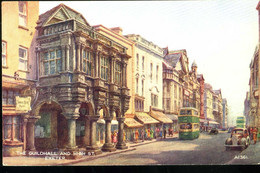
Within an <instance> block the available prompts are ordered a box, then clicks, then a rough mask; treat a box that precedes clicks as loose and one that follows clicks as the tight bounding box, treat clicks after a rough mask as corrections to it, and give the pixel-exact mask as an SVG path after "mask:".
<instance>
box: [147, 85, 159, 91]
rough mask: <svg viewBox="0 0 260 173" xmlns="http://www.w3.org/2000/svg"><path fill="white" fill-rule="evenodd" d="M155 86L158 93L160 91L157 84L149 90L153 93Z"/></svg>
mask: <svg viewBox="0 0 260 173" xmlns="http://www.w3.org/2000/svg"><path fill="white" fill-rule="evenodd" d="M154 88H155V90H156V92H157V93H159V92H160V91H159V89H158V87H157V86H153V87H151V88H150V89H149V90H150V91H151V92H152V93H153V89H154Z"/></svg>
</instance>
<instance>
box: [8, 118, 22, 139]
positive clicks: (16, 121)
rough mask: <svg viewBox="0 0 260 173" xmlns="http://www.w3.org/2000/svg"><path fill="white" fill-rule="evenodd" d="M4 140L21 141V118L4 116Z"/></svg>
mask: <svg viewBox="0 0 260 173" xmlns="http://www.w3.org/2000/svg"><path fill="white" fill-rule="evenodd" d="M4 141H5V142H12V141H21V118H20V117H19V116H4Z"/></svg>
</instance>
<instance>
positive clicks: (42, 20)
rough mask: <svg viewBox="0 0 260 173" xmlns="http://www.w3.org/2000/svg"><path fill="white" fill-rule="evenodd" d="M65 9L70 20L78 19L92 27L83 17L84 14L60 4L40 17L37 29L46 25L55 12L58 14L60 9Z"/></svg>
mask: <svg viewBox="0 0 260 173" xmlns="http://www.w3.org/2000/svg"><path fill="white" fill-rule="evenodd" d="M61 8H63V9H65V11H66V12H65V13H66V14H65V15H68V16H69V17H70V19H76V20H79V21H81V22H83V23H85V24H86V25H88V26H90V25H89V23H88V22H87V20H86V19H85V18H84V17H83V16H82V14H80V13H79V12H77V11H76V10H74V9H72V8H70V7H68V6H66V5H65V4H62V3H61V4H59V5H58V6H56V7H54V8H52V9H50V10H48V11H46V12H45V13H43V14H41V15H40V16H39V20H38V21H37V24H38V25H37V27H39V26H42V25H44V24H45V23H46V22H47V21H48V19H49V18H50V17H51V16H52V15H54V14H55V12H57V11H58V10H59V9H61Z"/></svg>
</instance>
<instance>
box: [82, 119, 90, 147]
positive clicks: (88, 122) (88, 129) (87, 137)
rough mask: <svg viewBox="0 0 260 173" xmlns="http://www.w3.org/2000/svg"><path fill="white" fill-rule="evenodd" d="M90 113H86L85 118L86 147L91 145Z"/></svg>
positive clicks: (84, 139)
mask: <svg viewBox="0 0 260 173" xmlns="http://www.w3.org/2000/svg"><path fill="white" fill-rule="evenodd" d="M90 125H91V124H90V115H86V118H85V136H84V138H83V146H84V147H88V146H90V137H91V136H90V131H91V128H90Z"/></svg>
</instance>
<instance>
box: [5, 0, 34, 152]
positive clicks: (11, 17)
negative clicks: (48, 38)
mask: <svg viewBox="0 0 260 173" xmlns="http://www.w3.org/2000/svg"><path fill="white" fill-rule="evenodd" d="M38 16H39V2H32V1H28V2H27V1H19V2H18V1H16V2H11V1H9V2H7V1H6V2H2V132H3V135H2V137H3V138H2V141H3V150H2V151H3V156H15V155H18V152H22V151H23V150H25V149H26V145H27V141H26V134H27V130H28V129H27V128H28V126H27V124H28V123H30V119H28V116H29V114H30V110H31V106H32V105H33V103H34V101H35V82H36V70H35V66H36V62H35V53H34V51H35V46H36V44H35V39H36V32H35V27H36V21H37V20H38ZM23 102H24V104H23Z"/></svg>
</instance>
